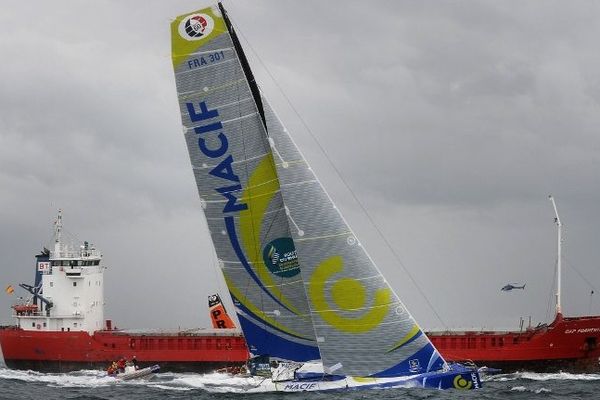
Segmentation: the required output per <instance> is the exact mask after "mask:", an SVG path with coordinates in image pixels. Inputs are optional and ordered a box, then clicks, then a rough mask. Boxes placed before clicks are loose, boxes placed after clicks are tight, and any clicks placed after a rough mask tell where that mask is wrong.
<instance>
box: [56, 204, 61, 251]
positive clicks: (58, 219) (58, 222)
mask: <svg viewBox="0 0 600 400" xmlns="http://www.w3.org/2000/svg"><path fill="white" fill-rule="evenodd" d="M61 236H62V210H58V216H57V217H56V222H55V223H54V254H59V253H60V241H61Z"/></svg>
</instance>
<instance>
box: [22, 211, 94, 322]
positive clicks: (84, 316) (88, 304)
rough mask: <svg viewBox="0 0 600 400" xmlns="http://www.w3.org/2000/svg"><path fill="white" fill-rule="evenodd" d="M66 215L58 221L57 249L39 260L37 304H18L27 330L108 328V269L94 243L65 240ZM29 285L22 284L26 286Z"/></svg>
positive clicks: (35, 290)
mask: <svg viewBox="0 0 600 400" xmlns="http://www.w3.org/2000/svg"><path fill="white" fill-rule="evenodd" d="M62 233H63V232H62V215H61V212H60V210H59V212H58V218H57V220H56V223H55V235H54V250H53V251H50V254H49V260H47V261H40V260H39V259H38V261H37V271H38V272H40V273H41V274H42V276H41V284H40V285H41V286H38V287H35V288H32V289H33V293H32V294H33V295H34V297H35V296H37V297H38V304H37V306H34V305H32V304H31V303H30V304H28V305H17V306H14V307H13V308H14V310H15V318H16V319H17V325H19V326H20V327H21V328H23V329H25V330H42V331H87V332H90V333H92V332H94V331H98V330H101V329H103V328H104V269H105V267H104V266H102V265H101V261H102V254H101V253H100V251H99V250H97V249H96V248H95V247H94V246H93V245H91V244H89V243H88V242H83V244H81V245H80V246H76V245H74V244H72V243H64V241H63V238H62V237H63V234H62ZM24 286H28V285H22V287H24Z"/></svg>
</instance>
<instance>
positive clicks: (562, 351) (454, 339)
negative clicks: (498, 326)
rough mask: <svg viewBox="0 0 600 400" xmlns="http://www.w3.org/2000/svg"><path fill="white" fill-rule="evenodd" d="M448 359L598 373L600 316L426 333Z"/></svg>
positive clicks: (509, 368) (505, 369) (509, 369)
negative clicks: (510, 329) (516, 327)
mask: <svg viewBox="0 0 600 400" xmlns="http://www.w3.org/2000/svg"><path fill="white" fill-rule="evenodd" d="M427 336H428V337H429V339H431V341H432V342H433V344H434V345H435V346H436V347H437V349H438V350H439V352H440V353H441V354H442V356H443V357H444V358H446V360H448V361H465V360H471V361H473V362H475V363H476V364H477V365H479V366H484V365H485V366H487V367H491V368H500V369H502V372H515V371H535V372H558V371H564V372H573V373H586V372H595V373H599V372H600V363H599V362H600V346H599V344H600V316H592V317H569V318H563V317H562V315H560V314H559V315H558V316H557V317H556V319H555V320H554V322H552V324H550V325H543V326H539V327H536V328H533V329H527V330H524V331H521V332H519V331H517V332H489V331H481V332H477V331H468V332H429V333H427Z"/></svg>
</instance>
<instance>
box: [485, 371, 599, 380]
mask: <svg viewBox="0 0 600 400" xmlns="http://www.w3.org/2000/svg"><path fill="white" fill-rule="evenodd" d="M517 379H524V380H530V381H569V380H571V381H597V380H600V374H570V373H568V372H554V373H538V372H516V373H513V374H498V375H490V376H487V377H486V378H485V380H486V381H491V382H505V381H515V380H517Z"/></svg>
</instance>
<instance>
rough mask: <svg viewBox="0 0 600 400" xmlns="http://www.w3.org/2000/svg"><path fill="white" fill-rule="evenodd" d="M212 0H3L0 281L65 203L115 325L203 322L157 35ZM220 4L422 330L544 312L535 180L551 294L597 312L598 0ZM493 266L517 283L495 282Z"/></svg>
mask: <svg viewBox="0 0 600 400" xmlns="http://www.w3.org/2000/svg"><path fill="white" fill-rule="evenodd" d="M209 4H210V3H208V2H203V1H198V0H194V1H191V0H189V1H188V0H185V1H184V0H181V1H149V0H144V1H120V0H114V1H108V0H105V1H100V0H97V1H94V2H93V3H89V2H81V1H60V0H56V1H52V2H48V1H28V2H24V1H12V0H11V1H6V2H3V5H2V8H1V9H0V54H2V62H1V63H0V254H1V255H2V256H1V260H2V261H1V263H0V284H2V285H3V287H4V286H5V285H8V284H12V285H13V286H16V284H17V283H19V282H28V283H32V280H33V272H34V258H33V256H34V254H35V253H36V252H37V251H39V250H40V249H41V247H42V246H43V245H46V246H48V245H49V243H50V241H51V238H52V229H53V228H52V223H53V221H54V219H55V215H56V211H57V209H58V208H62V209H63V220H64V225H65V228H66V230H68V231H69V232H72V233H73V234H75V235H76V236H77V237H78V238H80V239H81V240H89V241H91V242H93V243H95V244H96V245H97V246H98V247H99V248H100V249H101V250H102V252H103V254H104V260H105V263H106V265H107V266H108V270H107V271H106V273H105V296H106V303H107V305H106V317H109V318H112V319H113V320H114V321H115V323H116V325H117V326H119V327H129V328H142V327H147V328H177V327H182V328H183V327H195V326H206V325H207V324H208V323H209V322H208V318H207V306H206V296H207V295H208V294H210V293H212V292H214V291H219V292H221V293H222V294H225V292H224V284H223V282H222V280H221V278H220V276H219V275H218V274H216V273H215V269H214V267H213V265H214V256H213V250H212V247H211V244H210V242H209V238H208V234H207V232H206V224H205V222H204V219H203V216H202V212H201V208H200V205H199V201H198V196H197V192H196V188H195V183H194V179H193V175H192V171H191V167H190V162H189V158H188V155H187V149H186V145H185V142H184V140H183V134H182V131H181V120H180V115H179V108H178V105H177V97H176V93H175V82H174V77H173V72H172V66H171V61H170V37H169V35H170V32H169V23H170V20H171V19H172V18H174V17H175V16H177V15H179V14H183V13H186V12H190V11H193V10H195V9H199V8H202V7H204V6H206V5H209ZM225 6H226V7H227V8H228V10H229V12H230V15H231V18H232V19H233V22H234V24H236V26H237V29H238V31H239V32H240V33H241V34H242V43H243V45H244V46H245V47H246V50H247V54H248V56H249V58H250V61H251V63H252V65H253V68H254V71H255V74H256V76H257V79H258V80H259V84H260V86H261V88H262V89H263V91H264V92H265V93H266V95H267V97H268V98H269V99H270V101H271V103H272V104H273V106H274V108H275V109H276V110H277V111H278V113H279V114H280V116H281V117H282V119H283V122H284V124H285V125H287V127H288V128H289V130H290V131H291V133H292V135H293V136H294V139H295V140H296V141H297V143H298V144H299V146H300V147H301V148H302V150H303V152H304V154H305V155H306V157H307V158H308V160H309V162H310V163H311V164H312V166H313V168H314V170H315V171H316V173H317V174H318V176H319V178H320V179H321V180H322V182H323V183H324V185H325V186H326V187H327V189H328V191H329V192H330V194H331V196H332V197H333V199H334V201H336V202H337V204H338V206H339V207H340V208H341V210H342V212H343V213H344V215H345V217H346V218H347V219H348V221H349V222H350V224H351V225H352V227H353V229H354V230H355V231H356V233H357V235H358V236H359V238H360V239H361V241H362V242H363V244H364V245H365V247H366V248H367V250H368V251H369V252H370V254H371V255H372V257H373V258H374V259H375V261H376V262H377V264H378V266H379V268H380V269H381V270H382V271H383V273H384V275H385V276H386V277H387V278H388V281H389V282H390V283H391V285H392V286H394V289H395V290H396V291H397V292H398V294H399V295H400V297H401V299H402V300H403V301H404V303H405V304H406V305H407V306H408V308H409V309H410V310H411V312H412V313H413V315H414V316H415V318H416V319H417V321H419V323H420V324H421V325H422V326H423V327H424V328H441V327H444V326H446V327H450V328H458V327H486V328H492V327H496V328H517V327H518V322H519V317H520V316H524V317H527V316H530V315H531V316H532V318H533V320H534V322H535V323H537V322H540V321H541V322H549V320H550V319H551V318H552V307H550V308H549V302H550V301H553V300H552V299H551V296H552V293H553V286H552V285H553V281H554V279H555V276H554V265H555V261H556V228H555V226H554V224H553V217H554V212H553V210H552V206H551V204H550V202H549V201H548V199H547V196H548V194H550V193H552V194H554V196H555V197H556V199H557V204H558V207H559V211H560V215H561V218H562V220H563V223H564V225H565V240H566V241H565V245H564V253H565V258H564V263H565V269H564V278H563V279H564V293H563V300H564V304H563V308H564V311H565V313H566V314H568V315H580V314H587V313H589V312H590V311H591V312H592V313H595V314H599V313H600V298H594V297H592V298H590V290H591V289H592V288H593V287H598V288H600V268H598V260H600V245H599V244H600V243H599V239H598V238H599V237H600V179H599V177H598V173H599V169H600V52H599V51H598V38H600V24H598V21H599V20H600V3H598V2H591V1H586V2H584V1H579V2H578V1H575V2H569V3H568V4H567V3H565V2H562V1H554V2H553V1H544V2H539V1H505V2H498V1H488V2H485V1H478V2H475V1H472V2H467V1H461V2H457V1H452V2H450V1H448V2H441V1H436V2H433V1H426V2H415V1H362V2H354V1H348V2H341V1H312V0H311V1H307V0H305V1H302V2H299V1H290V0H286V1H282V0H269V1H266V0H265V1H252V2H249V1H239V0H237V1H231V0H228V1H226V2H225ZM272 77H273V78H274V79H275V81H274V80H273V79H272ZM279 88H281V89H282V90H283V92H282V91H280V89H279ZM286 96H287V98H289V99H290V101H291V103H292V105H293V107H294V108H295V109H296V110H297V111H298V113H299V115H300V118H301V119H302V120H304V121H305V123H306V125H308V127H309V128H310V130H311V131H312V134H313V135H314V137H315V138H316V139H317V140H318V141H319V143H320V144H321V146H322V147H323V148H324V150H325V152H326V153H327V156H326V155H325V154H323V152H322V151H321V150H320V148H319V145H317V144H316V142H315V140H314V139H313V138H312V137H311V135H310V133H309V132H308V131H307V130H306V129H305V128H304V126H303V124H302V123H301V119H300V118H299V117H298V115H296V114H295V113H294V112H293V109H292V107H290V105H289V104H288V103H287V101H286V99H285V97H286ZM327 158H329V159H330V160H331V162H332V163H333V164H334V165H335V167H336V168H337V169H338V170H339V171H340V172H341V174H342V177H343V180H344V181H345V182H347V184H348V186H349V188H350V189H348V187H346V186H345V185H344V184H343V182H342V180H341V179H340V177H339V176H337V175H336V173H335V170H334V169H333V168H332V166H331V165H330V164H329V163H328V161H327ZM350 190H351V191H352V192H354V193H355V194H356V197H357V198H358V199H359V200H360V202H361V203H362V204H363V205H364V207H365V208H366V210H368V212H369V214H370V215H371V217H372V219H373V220H374V221H375V223H376V226H377V227H374V226H373V225H372V224H371V223H370V222H369V218H368V217H367V216H366V215H365V214H364V213H363V211H362V210H361V207H360V206H359V204H357V202H356V201H355V200H354V198H353V196H352V195H351V192H350ZM377 230H380V231H381V232H382V233H383V235H385V238H386V240H387V241H388V242H389V243H390V244H391V245H392V248H393V251H395V252H396V253H397V254H398V255H399V257H400V259H401V261H402V265H400V264H399V262H398V260H397V259H396V258H395V257H394V256H393V255H392V252H391V250H390V249H389V248H388V247H387V246H386V245H385V243H384V240H383V239H382V238H381V237H380V236H379V235H378V233H377ZM407 273H408V274H410V275H411V276H412V277H413V278H414V280H415V281H416V282H417V284H418V286H419V287H420V289H421V290H422V291H423V292H424V293H426V295H427V298H428V300H429V302H430V303H431V304H432V305H433V308H434V310H435V311H434V310H432V309H431V308H430V307H429V306H428V305H427V301H426V300H425V299H424V298H423V296H422V295H421V294H420V293H419V290H418V289H417V288H416V287H415V285H414V284H413V282H412V281H411V279H410V278H409V277H408V275H407ZM509 282H510V283H527V286H526V290H525V291H514V292H511V293H504V292H501V291H500V288H501V287H502V286H504V285H505V284H506V283H509ZM17 293H20V294H21V295H23V292H22V291H21V290H20V289H18V290H17V292H16V293H15V295H16V294H17ZM15 295H13V296H12V297H11V296H8V295H6V294H4V293H1V296H0V322H3V323H9V322H10V321H11V318H10V314H11V310H10V309H9V307H10V304H11V302H13V301H14V300H15ZM596 296H600V293H598V294H597V295H596ZM549 309H550V312H548V310H549ZM436 313H437V314H439V316H440V317H441V320H440V319H438V318H437V317H436V315H435V314H436Z"/></svg>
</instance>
